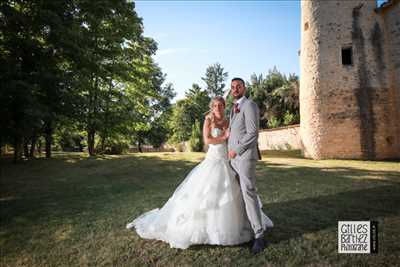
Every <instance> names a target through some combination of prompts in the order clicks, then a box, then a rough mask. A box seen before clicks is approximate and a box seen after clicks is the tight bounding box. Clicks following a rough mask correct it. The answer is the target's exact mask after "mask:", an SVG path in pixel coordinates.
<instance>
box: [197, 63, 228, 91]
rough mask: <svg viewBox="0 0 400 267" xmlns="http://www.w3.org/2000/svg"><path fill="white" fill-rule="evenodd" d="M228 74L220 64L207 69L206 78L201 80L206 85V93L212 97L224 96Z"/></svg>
mask: <svg viewBox="0 0 400 267" xmlns="http://www.w3.org/2000/svg"><path fill="white" fill-rule="evenodd" d="M227 78H228V73H227V72H224V68H223V67H222V66H221V64H219V63H215V64H213V65H210V66H208V67H207V69H206V74H205V77H203V78H201V79H202V80H203V81H204V82H205V83H206V91H207V93H208V94H209V96H210V97H214V96H217V95H219V96H222V95H223V94H224V88H225V83H224V82H225V81H226V79H227Z"/></svg>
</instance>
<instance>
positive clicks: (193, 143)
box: [189, 120, 203, 152]
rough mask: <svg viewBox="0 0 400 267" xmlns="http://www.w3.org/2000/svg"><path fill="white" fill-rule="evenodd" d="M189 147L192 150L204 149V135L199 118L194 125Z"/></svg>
mask: <svg viewBox="0 0 400 267" xmlns="http://www.w3.org/2000/svg"><path fill="white" fill-rule="evenodd" d="M189 147H190V151H195V152H200V151H203V136H202V133H201V130H200V122H199V121H197V120H196V121H195V123H194V124H193V126H192V134H191V136H190V139H189Z"/></svg>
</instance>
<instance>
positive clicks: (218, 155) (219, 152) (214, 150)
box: [206, 128, 228, 160]
mask: <svg viewBox="0 0 400 267" xmlns="http://www.w3.org/2000/svg"><path fill="white" fill-rule="evenodd" d="M221 133H222V130H221V129H220V128H212V129H211V136H212V137H218V136H220V135H221ZM206 159H212V160H228V150H227V145H226V142H223V143H220V144H210V145H208V151H207V155H206Z"/></svg>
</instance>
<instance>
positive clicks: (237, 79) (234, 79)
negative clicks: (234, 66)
mask: <svg viewBox="0 0 400 267" xmlns="http://www.w3.org/2000/svg"><path fill="white" fill-rule="evenodd" d="M233 81H241V82H242V84H243V86H245V84H244V81H243V79H242V78H239V77H235V78H233V79H232V81H231V83H232V82H233Z"/></svg>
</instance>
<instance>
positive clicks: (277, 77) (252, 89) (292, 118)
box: [247, 67, 300, 128]
mask: <svg viewBox="0 0 400 267" xmlns="http://www.w3.org/2000/svg"><path fill="white" fill-rule="evenodd" d="M247 88H248V93H249V96H250V97H251V98H252V99H253V100H254V101H255V102H256V103H257V105H258V106H259V107H260V114H261V116H260V127H261V128H265V127H267V128H274V127H278V126H280V125H281V124H282V123H286V124H294V123H298V121H299V117H300V116H299V93H298V92H299V86H298V77H297V76H296V75H294V74H291V75H289V78H287V77H286V76H285V75H284V74H282V73H281V72H279V71H278V70H277V68H276V67H274V68H273V69H272V70H269V71H268V73H267V75H266V76H265V78H264V77H263V75H262V74H260V75H256V74H253V75H252V76H251V78H250V83H247ZM290 114H291V115H290ZM285 116H286V119H285Z"/></svg>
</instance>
